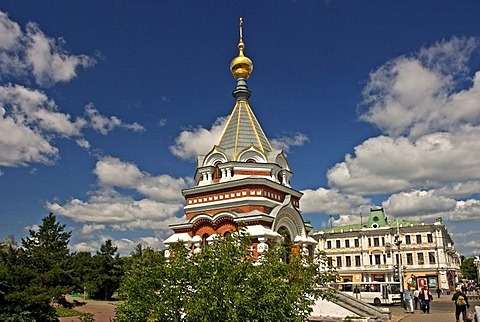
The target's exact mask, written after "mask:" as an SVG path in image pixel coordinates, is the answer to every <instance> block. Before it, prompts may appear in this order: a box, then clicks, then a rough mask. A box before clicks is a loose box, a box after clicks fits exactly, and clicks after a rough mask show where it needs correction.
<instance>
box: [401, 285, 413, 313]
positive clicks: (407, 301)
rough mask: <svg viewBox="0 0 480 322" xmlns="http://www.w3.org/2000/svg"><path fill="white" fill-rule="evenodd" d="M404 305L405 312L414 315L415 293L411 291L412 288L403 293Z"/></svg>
mask: <svg viewBox="0 0 480 322" xmlns="http://www.w3.org/2000/svg"><path fill="white" fill-rule="evenodd" d="M403 303H404V305H405V310H407V312H408V313H414V312H413V292H412V290H411V289H410V286H409V287H408V289H406V290H404V291H403Z"/></svg>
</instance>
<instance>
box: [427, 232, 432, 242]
mask: <svg viewBox="0 0 480 322" xmlns="http://www.w3.org/2000/svg"><path fill="white" fill-rule="evenodd" d="M427 242H429V243H433V235H432V234H428V235H427Z"/></svg>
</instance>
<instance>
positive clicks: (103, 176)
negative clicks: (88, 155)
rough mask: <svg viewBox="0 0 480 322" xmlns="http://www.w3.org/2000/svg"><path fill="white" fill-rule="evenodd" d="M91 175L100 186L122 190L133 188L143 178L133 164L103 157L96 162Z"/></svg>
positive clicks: (142, 174)
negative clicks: (96, 179) (93, 175)
mask: <svg viewBox="0 0 480 322" xmlns="http://www.w3.org/2000/svg"><path fill="white" fill-rule="evenodd" d="M93 173H94V174H95V175H97V177H98V181H99V182H100V183H101V184H103V185H107V186H117V187H122V188H131V187H134V186H136V185H138V184H139V183H140V181H141V180H142V179H143V178H144V177H145V174H144V173H142V172H141V171H140V169H138V167H137V166H136V165H134V164H133V163H128V162H123V161H121V160H120V159H118V158H113V157H104V158H102V159H100V160H99V161H97V164H96V165H95V169H94V170H93Z"/></svg>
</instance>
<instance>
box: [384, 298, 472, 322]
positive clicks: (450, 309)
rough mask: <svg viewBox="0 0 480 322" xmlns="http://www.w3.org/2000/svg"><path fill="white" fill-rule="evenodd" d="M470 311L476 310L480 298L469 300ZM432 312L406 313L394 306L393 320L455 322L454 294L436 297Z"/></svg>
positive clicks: (431, 307) (404, 321)
mask: <svg viewBox="0 0 480 322" xmlns="http://www.w3.org/2000/svg"><path fill="white" fill-rule="evenodd" d="M469 303H470V309H469V310H470V311H472V312H474V309H475V306H480V301H479V300H476V299H475V300H469ZM430 304H431V305H430V314H426V313H423V312H422V311H421V310H417V311H415V313H414V314H411V313H406V312H405V310H404V309H402V308H400V307H392V308H391V311H392V315H393V318H392V320H394V321H402V322H416V321H422V322H454V321H455V304H454V303H453V302H452V295H442V297H441V298H436V297H435V298H434V299H433V301H432V302H431V303H430Z"/></svg>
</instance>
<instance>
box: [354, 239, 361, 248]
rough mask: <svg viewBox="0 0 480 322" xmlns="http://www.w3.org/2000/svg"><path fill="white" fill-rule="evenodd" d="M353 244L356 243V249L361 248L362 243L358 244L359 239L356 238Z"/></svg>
mask: <svg viewBox="0 0 480 322" xmlns="http://www.w3.org/2000/svg"><path fill="white" fill-rule="evenodd" d="M353 242H354V243H355V247H360V243H359V242H358V238H355V239H354V240H353Z"/></svg>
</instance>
